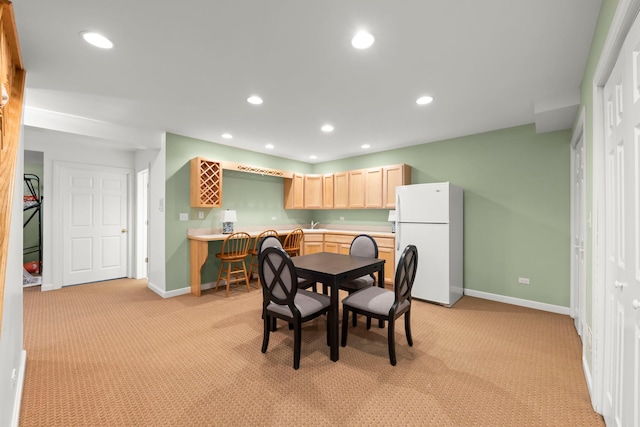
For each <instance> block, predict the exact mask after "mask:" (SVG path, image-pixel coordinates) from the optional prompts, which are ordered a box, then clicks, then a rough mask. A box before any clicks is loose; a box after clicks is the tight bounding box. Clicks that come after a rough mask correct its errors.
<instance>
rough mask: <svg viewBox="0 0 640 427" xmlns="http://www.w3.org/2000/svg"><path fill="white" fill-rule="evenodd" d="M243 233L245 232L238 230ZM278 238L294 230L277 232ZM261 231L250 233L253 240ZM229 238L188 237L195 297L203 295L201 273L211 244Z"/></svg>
mask: <svg viewBox="0 0 640 427" xmlns="http://www.w3.org/2000/svg"><path fill="white" fill-rule="evenodd" d="M238 231H243V230H238ZM276 231H277V232H278V237H282V236H286V235H287V234H289V233H290V232H291V231H292V230H276ZM261 232H262V230H261V231H248V232H247V233H249V235H250V236H251V237H252V238H254V239H255V238H256V237H258V235H259V234H260V233H261ZM227 237H229V235H228V234H222V233H220V234H198V235H193V234H189V235H187V239H189V276H190V282H191V293H192V294H193V295H195V296H198V297H199V296H200V295H201V293H202V289H201V287H202V278H201V277H200V271H201V270H202V266H203V265H204V263H205V262H207V258H208V257H209V242H216V241H220V242H221V241H223V240H224V239H226V238H227Z"/></svg>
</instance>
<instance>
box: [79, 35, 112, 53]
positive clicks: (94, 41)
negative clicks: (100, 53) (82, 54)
mask: <svg viewBox="0 0 640 427" xmlns="http://www.w3.org/2000/svg"><path fill="white" fill-rule="evenodd" d="M80 35H81V36H82V38H83V39H84V40H85V41H86V42H87V43H89V44H91V45H93V46H95V47H99V48H101V49H111V48H112V47H113V43H112V42H111V40H109V39H108V38H106V37H105V36H103V35H102V34H98V33H94V32H91V31H81V32H80Z"/></svg>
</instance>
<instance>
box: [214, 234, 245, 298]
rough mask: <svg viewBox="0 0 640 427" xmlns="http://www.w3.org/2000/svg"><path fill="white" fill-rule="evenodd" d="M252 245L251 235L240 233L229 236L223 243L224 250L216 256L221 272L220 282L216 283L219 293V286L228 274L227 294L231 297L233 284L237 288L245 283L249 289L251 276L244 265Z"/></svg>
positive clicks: (219, 274)
mask: <svg viewBox="0 0 640 427" xmlns="http://www.w3.org/2000/svg"><path fill="white" fill-rule="evenodd" d="M250 244H251V236H250V235H249V233H245V232H243V231H239V232H236V233H232V234H229V236H228V237H227V238H226V239H224V241H223V242H222V249H221V251H220V252H219V253H217V254H216V257H217V258H218V259H219V260H220V270H219V271H218V280H217V281H216V290H215V292H218V285H219V284H220V280H221V279H222V276H223V274H226V279H225V280H226V282H227V293H226V296H229V287H230V285H231V283H235V284H236V286H237V285H238V283H240V282H244V283H245V285H246V286H247V291H249V290H251V289H250V288H249V275H248V274H247V267H246V265H245V264H244V261H245V259H246V258H247V255H248V254H249V245H250Z"/></svg>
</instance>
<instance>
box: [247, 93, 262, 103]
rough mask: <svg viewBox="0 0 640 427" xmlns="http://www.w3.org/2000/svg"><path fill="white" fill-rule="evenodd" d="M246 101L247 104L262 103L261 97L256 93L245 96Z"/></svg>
mask: <svg viewBox="0 0 640 427" xmlns="http://www.w3.org/2000/svg"><path fill="white" fill-rule="evenodd" d="M247 102H248V103H249V104H253V105H260V104H262V98H260V97H259V96H256V95H252V96H250V97H248V98H247Z"/></svg>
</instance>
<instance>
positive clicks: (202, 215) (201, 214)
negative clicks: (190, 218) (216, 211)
mask: <svg viewBox="0 0 640 427" xmlns="http://www.w3.org/2000/svg"><path fill="white" fill-rule="evenodd" d="M198 219H204V212H202V211H200V212H198Z"/></svg>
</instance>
